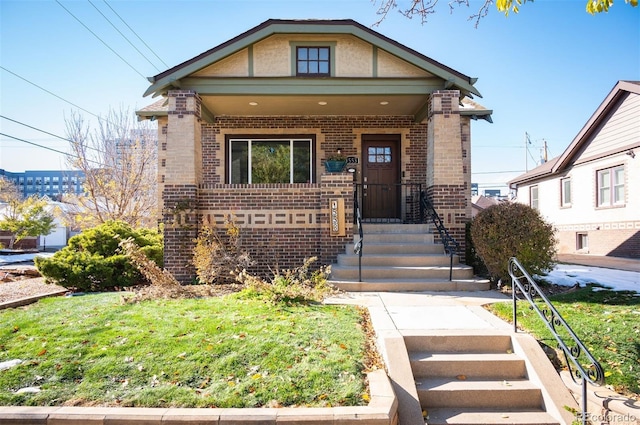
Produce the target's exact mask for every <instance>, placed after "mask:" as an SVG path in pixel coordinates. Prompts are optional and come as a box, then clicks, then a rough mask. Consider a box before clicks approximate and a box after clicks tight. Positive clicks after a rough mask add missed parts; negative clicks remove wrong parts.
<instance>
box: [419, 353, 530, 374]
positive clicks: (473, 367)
mask: <svg viewBox="0 0 640 425" xmlns="http://www.w3.org/2000/svg"><path fill="white" fill-rule="evenodd" d="M409 360H410V362H411V370H412V371H413V375H414V376H415V377H416V380H418V381H419V380H420V379H422V377H429V378H436V377H442V378H450V379H457V377H462V376H463V377H465V378H467V379H479V378H492V379H503V380H504V379H506V380H509V379H523V378H526V376H527V371H526V365H525V363H524V360H523V359H521V358H520V357H518V356H516V355H515V354H508V353H499V354H497V353H482V354H479V353H465V354H458V353H455V354H452V353H444V354H438V353H426V352H417V353H415V352H414V353H411V355H410V356H409Z"/></svg>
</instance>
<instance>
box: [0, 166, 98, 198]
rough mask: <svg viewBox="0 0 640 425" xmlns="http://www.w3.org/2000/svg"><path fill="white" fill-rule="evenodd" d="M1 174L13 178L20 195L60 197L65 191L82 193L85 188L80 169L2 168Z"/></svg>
mask: <svg viewBox="0 0 640 425" xmlns="http://www.w3.org/2000/svg"><path fill="white" fill-rule="evenodd" d="M0 176H5V177H6V178H7V179H9V180H11V181H12V182H13V183H14V184H15V185H16V187H17V188H18V191H19V192H20V195H22V196H23V197H25V198H26V197H29V196H32V195H37V196H48V197H49V198H51V199H59V198H60V196H61V195H63V194H65V193H75V194H82V193H83V191H84V189H83V187H82V185H83V183H84V178H85V176H84V173H83V172H82V171H78V170H68V171H63V170H27V171H25V172H22V173H12V172H10V171H5V170H3V169H0Z"/></svg>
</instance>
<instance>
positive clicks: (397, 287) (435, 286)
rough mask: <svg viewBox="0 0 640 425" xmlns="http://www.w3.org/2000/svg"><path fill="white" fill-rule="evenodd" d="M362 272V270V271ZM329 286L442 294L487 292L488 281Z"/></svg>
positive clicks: (404, 281)
mask: <svg viewBox="0 0 640 425" xmlns="http://www.w3.org/2000/svg"><path fill="white" fill-rule="evenodd" d="M363 272H364V270H363ZM329 283H330V284H332V285H334V286H335V287H337V288H339V289H341V290H343V291H347V292H429V291H433V292H443V291H449V292H452V291H487V290H489V284H490V283H489V281H488V280H474V279H454V280H452V281H449V280H446V279H413V280H411V279H363V281H362V282H358V279H357V277H356V278H355V279H353V280H330V281H329Z"/></svg>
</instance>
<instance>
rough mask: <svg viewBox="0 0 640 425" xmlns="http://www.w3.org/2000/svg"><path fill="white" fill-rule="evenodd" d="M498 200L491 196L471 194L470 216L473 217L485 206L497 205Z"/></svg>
mask: <svg viewBox="0 0 640 425" xmlns="http://www.w3.org/2000/svg"><path fill="white" fill-rule="evenodd" d="M499 203H500V200H499V199H498V198H496V197H493V196H485V195H473V196H471V218H474V217H475V216H477V215H478V214H480V213H481V212H482V211H484V210H486V209H487V208H489V207H491V206H493V205H498V204H499Z"/></svg>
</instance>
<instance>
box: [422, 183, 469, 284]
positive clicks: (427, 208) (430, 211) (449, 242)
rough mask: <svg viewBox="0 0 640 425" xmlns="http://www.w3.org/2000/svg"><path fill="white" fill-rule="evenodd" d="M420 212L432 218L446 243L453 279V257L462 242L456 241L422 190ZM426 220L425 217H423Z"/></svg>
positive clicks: (445, 247)
mask: <svg viewBox="0 0 640 425" xmlns="http://www.w3.org/2000/svg"><path fill="white" fill-rule="evenodd" d="M420 212H421V214H422V216H423V217H427V218H429V219H431V222H432V223H433V225H434V226H435V227H436V230H437V231H438V234H439V235H440V240H441V241H442V244H443V245H444V252H445V253H446V254H447V255H449V280H450V281H451V280H453V257H454V256H455V255H456V254H458V251H459V249H460V244H459V243H458V241H456V240H455V239H454V238H453V237H452V236H451V235H450V234H449V231H448V230H447V228H446V227H445V225H444V223H443V222H442V219H441V218H440V216H439V215H438V213H437V212H436V210H435V208H434V207H433V204H432V203H431V202H430V201H429V199H428V198H427V194H426V193H424V191H423V192H420ZM423 221H424V219H423Z"/></svg>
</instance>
